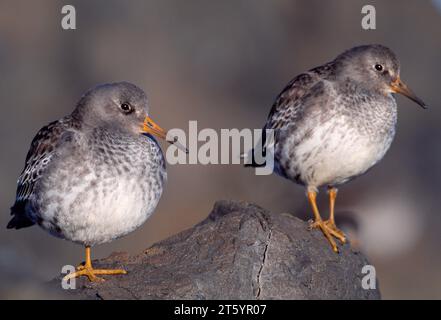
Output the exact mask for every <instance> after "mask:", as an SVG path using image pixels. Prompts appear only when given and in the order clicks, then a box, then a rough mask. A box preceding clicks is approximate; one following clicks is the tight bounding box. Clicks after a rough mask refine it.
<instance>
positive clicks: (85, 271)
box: [63, 264, 127, 282]
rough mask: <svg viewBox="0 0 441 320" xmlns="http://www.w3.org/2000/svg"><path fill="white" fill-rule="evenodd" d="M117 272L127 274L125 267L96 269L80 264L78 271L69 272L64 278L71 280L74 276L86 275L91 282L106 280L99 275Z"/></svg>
mask: <svg viewBox="0 0 441 320" xmlns="http://www.w3.org/2000/svg"><path fill="white" fill-rule="evenodd" d="M116 274H127V271H126V270H123V269H94V268H93V267H92V266H85V265H84V264H80V265H79V266H78V267H77V271H75V272H72V273H69V274H68V275H66V276H65V277H64V278H63V280H65V281H66V280H69V279H72V278H78V277H81V276H86V277H87V278H88V279H89V281H90V282H104V281H105V280H104V279H103V278H100V277H97V275H116Z"/></svg>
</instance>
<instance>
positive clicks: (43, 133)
mask: <svg viewBox="0 0 441 320" xmlns="http://www.w3.org/2000/svg"><path fill="white" fill-rule="evenodd" d="M152 135H156V136H159V137H161V138H163V139H166V140H167V139H168V137H167V133H166V132H165V131H164V130H163V129H161V128H160V127H159V126H158V125H156V124H155V123H154V122H153V121H152V120H151V119H150V117H149V107H148V103H147V97H146V95H145V93H144V92H143V91H142V90H141V89H140V88H138V87H137V86H135V85H133V84H131V83H127V82H120V83H111V84H103V85H99V86H97V87H95V88H94V89H92V90H90V91H88V92H87V93H86V94H85V95H84V96H83V97H82V98H81V99H80V101H79V102H78V104H77V107H76V108H75V110H74V111H73V112H72V114H71V115H68V116H66V117H64V118H62V119H60V120H58V121H55V122H52V123H50V124H49V125H47V126H46V127H43V128H42V129H41V130H40V131H39V132H38V133H37V135H36V136H35V138H34V140H33V141H32V144H31V147H30V150H29V152H28V154H27V157H26V163H25V168H24V170H23V172H22V173H21V175H20V177H19V179H18V187H17V195H16V200H15V203H14V205H13V206H12V208H11V215H13V218H12V220H11V221H10V222H9V223H8V225H7V228H15V229H20V228H25V227H29V226H32V225H34V224H38V225H39V226H40V227H42V228H43V229H44V230H46V231H48V232H49V233H50V234H52V235H54V236H56V237H59V238H63V239H66V240H70V241H73V242H76V243H79V244H82V245H84V246H85V247H86V260H85V262H84V264H83V265H80V266H79V267H78V268H77V271H76V272H73V273H70V274H68V275H67V276H66V277H65V279H70V278H74V277H78V276H82V275H84V276H87V277H88V278H89V280H90V281H99V280H102V279H101V278H99V277H97V275H110V274H125V273H126V271H125V270H121V269H117V270H102V269H99V270H98V269H94V268H93V267H92V263H91V258H90V248H91V247H92V246H94V245H97V244H101V243H105V242H109V241H112V240H114V239H116V238H119V237H122V236H124V235H126V234H128V233H130V232H132V231H134V230H135V229H136V228H138V227H139V226H141V225H142V224H143V223H144V222H145V221H146V219H147V218H149V217H150V215H151V214H152V213H153V211H154V209H155V208H156V205H157V204H158V201H159V198H160V197H161V194H162V190H163V186H164V183H165V180H166V177H167V173H166V170H165V161H164V157H163V154H162V151H161V148H160V147H159V145H158V143H157V142H156V140H155V139H154V138H153V136H152ZM169 142H171V143H176V144H177V146H178V147H180V148H182V146H181V145H180V144H179V143H177V142H176V141H174V140H172V141H169Z"/></svg>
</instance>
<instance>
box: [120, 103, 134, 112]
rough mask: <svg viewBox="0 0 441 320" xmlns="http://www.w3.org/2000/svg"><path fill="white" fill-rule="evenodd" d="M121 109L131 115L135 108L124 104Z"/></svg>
mask: <svg viewBox="0 0 441 320" xmlns="http://www.w3.org/2000/svg"><path fill="white" fill-rule="evenodd" d="M120 108H121V110H122V111H123V112H124V113H126V114H129V113H131V112H132V111H133V107H132V106H131V105H130V104H128V103H122V104H121V105H120Z"/></svg>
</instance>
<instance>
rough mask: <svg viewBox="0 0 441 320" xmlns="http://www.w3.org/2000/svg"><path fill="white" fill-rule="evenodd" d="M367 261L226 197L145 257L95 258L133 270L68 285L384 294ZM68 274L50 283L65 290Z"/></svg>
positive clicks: (112, 293) (181, 294)
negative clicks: (371, 282)
mask: <svg viewBox="0 0 441 320" xmlns="http://www.w3.org/2000/svg"><path fill="white" fill-rule="evenodd" d="M366 264H369V263H368V261H367V259H366V258H365V257H364V256H363V255H362V254H361V253H359V252H357V251H355V250H353V249H351V247H350V245H348V244H347V245H345V246H340V253H339V254H335V253H333V252H332V250H331V249H330V246H329V244H328V243H327V241H326V240H325V238H324V237H323V235H322V234H321V232H320V231H318V230H313V231H308V224H307V223H306V222H304V221H302V220H299V219H298V218H296V217H294V216H292V215H289V214H274V213H270V212H268V211H267V210H264V209H262V208H260V207H258V206H257V205H254V204H251V203H245V202H233V201H219V202H217V203H216V204H215V206H214V209H213V211H212V212H211V213H210V215H209V216H208V218H207V219H205V220H204V221H203V222H201V223H199V224H197V225H196V226H194V227H193V228H191V229H188V230H186V231H183V232H181V233H179V234H177V235H174V236H172V237H170V238H168V239H166V240H164V241H161V242H159V243H157V244H155V245H153V246H152V247H150V248H149V249H147V250H145V251H144V252H142V253H140V254H138V255H135V256H129V255H128V254H124V253H116V254H113V255H111V256H110V257H108V258H106V259H103V260H99V261H94V266H95V267H115V268H116V267H124V268H125V269H126V270H127V271H128V274H127V275H123V276H110V277H107V281H106V282H104V283H89V282H88V281H87V279H83V278H82V279H77V283H76V285H77V289H75V290H62V291H63V292H64V293H65V294H67V295H68V297H71V298H80V299H379V298H380V292H379V291H378V289H374V290H369V289H368V290H365V289H363V288H362V286H361V283H362V278H363V276H364V274H362V272H361V270H362V267H363V266H364V265H366ZM60 279H61V277H59V278H57V279H55V280H53V281H52V282H51V283H50V286H51V287H52V288H54V287H59V288H60ZM377 288H378V286H377ZM60 290H61V289H60Z"/></svg>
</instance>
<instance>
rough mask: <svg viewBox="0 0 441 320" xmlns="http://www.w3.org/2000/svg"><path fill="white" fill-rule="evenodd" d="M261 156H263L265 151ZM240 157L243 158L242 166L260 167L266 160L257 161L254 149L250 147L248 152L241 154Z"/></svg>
mask: <svg viewBox="0 0 441 320" xmlns="http://www.w3.org/2000/svg"><path fill="white" fill-rule="evenodd" d="M263 156H265V153H264V155H263ZM242 158H243V159H245V164H244V167H252V168H260V167H265V166H266V162H263V163H257V161H256V157H255V156H254V149H251V150H250V152H249V153H248V154H246V155H243V157H242Z"/></svg>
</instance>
